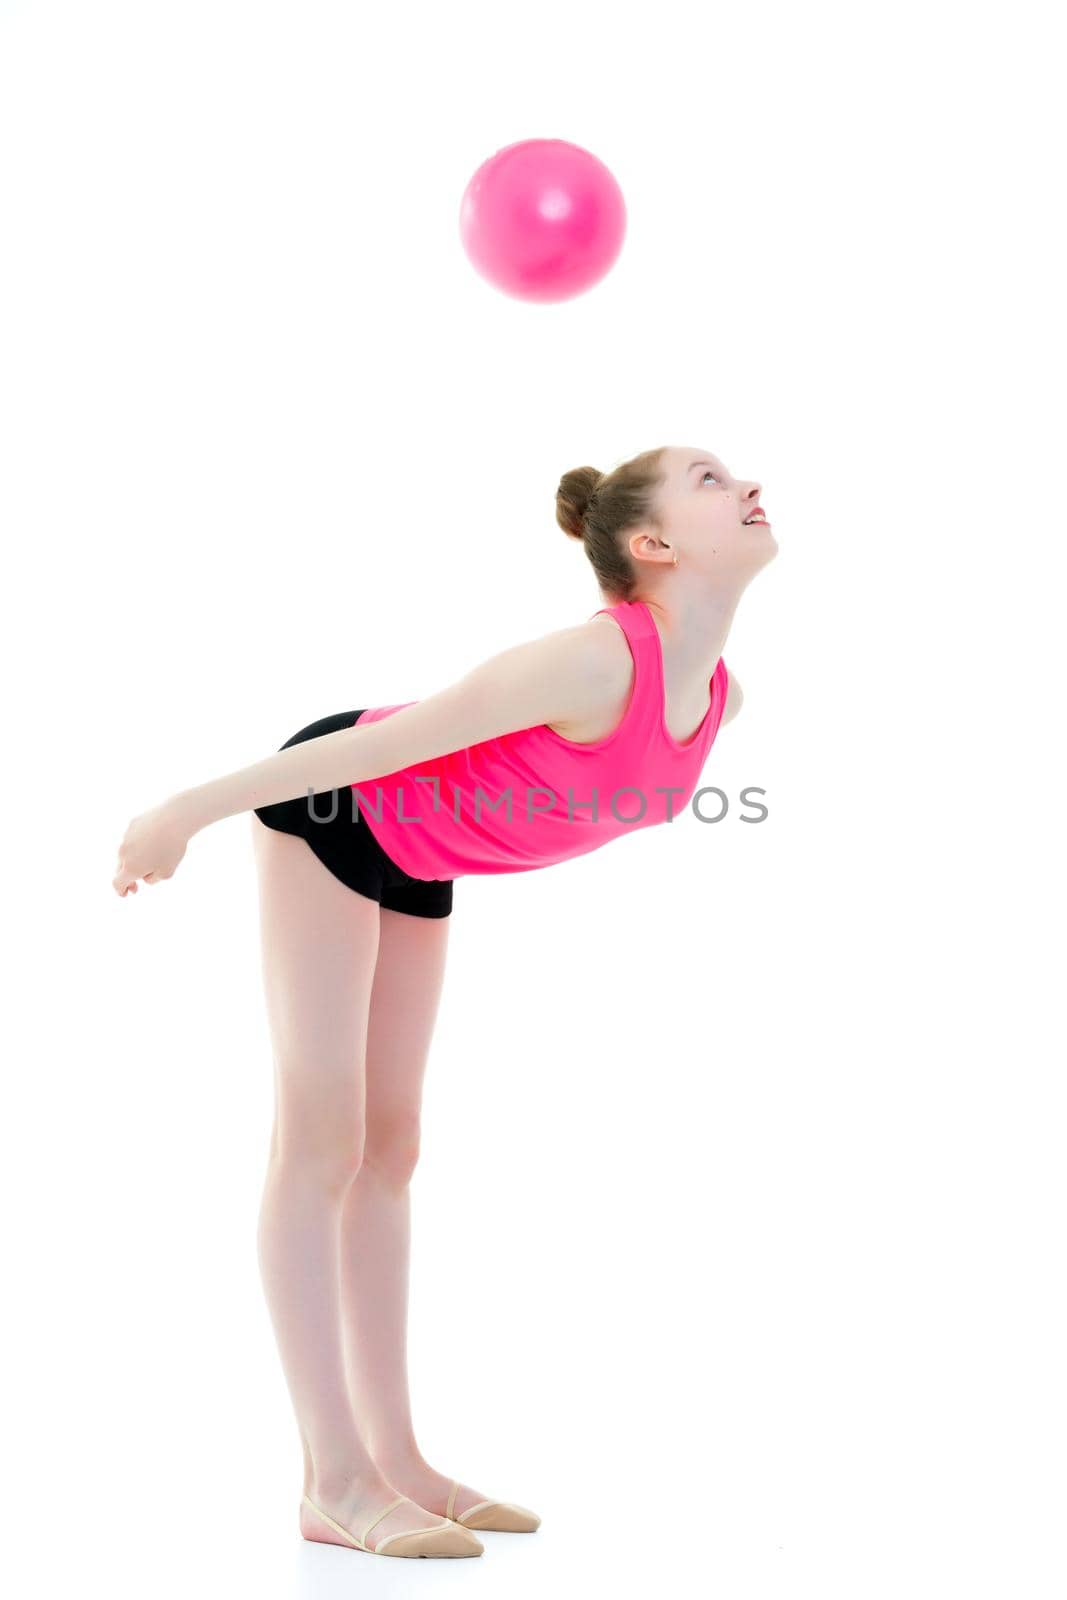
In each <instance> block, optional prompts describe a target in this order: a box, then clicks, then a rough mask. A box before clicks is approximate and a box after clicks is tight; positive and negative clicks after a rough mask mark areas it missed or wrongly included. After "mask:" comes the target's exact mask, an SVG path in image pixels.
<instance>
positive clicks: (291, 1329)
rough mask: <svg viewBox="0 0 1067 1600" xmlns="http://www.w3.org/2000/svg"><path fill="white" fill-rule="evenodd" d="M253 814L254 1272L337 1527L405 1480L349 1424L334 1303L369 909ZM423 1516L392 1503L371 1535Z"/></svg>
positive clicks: (373, 928) (315, 1492)
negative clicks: (257, 1071)
mask: <svg viewBox="0 0 1067 1600" xmlns="http://www.w3.org/2000/svg"><path fill="white" fill-rule="evenodd" d="M251 822H252V830H253V841H254V850H255V859H256V868H257V874H258V879H259V890H260V928H261V954H262V970H263V979H264V988H265V993H266V1001H267V1014H268V1021H269V1025H270V1031H271V1037H272V1043H273V1050H274V1081H275V1096H276V1101H275V1123H274V1131H273V1136H272V1139H271V1147H270V1156H269V1160H268V1164H267V1175H266V1182H265V1185H264V1190H263V1200H262V1208H261V1212H260V1220H259V1231H258V1252H259V1263H260V1271H261V1274H262V1278H263V1285H264V1290H265V1293H266V1297H267V1303H268V1307H269V1311H270V1316H271V1320H272V1323H273V1327H274V1332H275V1336H276V1338H277V1342H278V1348H279V1352H280V1355H281V1360H282V1366H283V1369H284V1372H285V1377H286V1381H287V1384H288V1387H289V1393H290V1396H291V1398H292V1402H293V1409H294V1412H295V1414H296V1420H297V1426H298V1428H299V1432H300V1437H301V1440H302V1443H303V1447H304V1492H305V1493H306V1494H308V1495H309V1496H310V1497H311V1499H312V1500H314V1501H315V1502H316V1504H318V1505H319V1506H321V1507H322V1508H323V1510H325V1511H326V1512H327V1513H328V1514H329V1515H330V1516H332V1517H333V1518H334V1519H335V1520H336V1521H338V1522H340V1523H341V1524H342V1525H343V1526H345V1527H352V1526H354V1525H356V1524H359V1525H360V1526H365V1525H366V1524H367V1523H368V1522H369V1521H370V1520H371V1518H372V1516H373V1515H374V1514H375V1513H376V1512H377V1511H378V1510H380V1509H381V1508H382V1507H383V1506H385V1505H387V1504H388V1502H389V1501H390V1500H391V1499H394V1498H395V1497H396V1494H397V1493H398V1492H404V1491H402V1490H397V1489H394V1488H393V1486H392V1485H391V1484H390V1483H389V1482H388V1480H387V1479H386V1478H385V1477H384V1476H383V1475H382V1473H381V1471H380V1470H379V1468H378V1466H377V1465H376V1463H375V1462H374V1460H373V1457H372V1455H371V1453H370V1451H369V1449H368V1447H367V1443H366V1441H365V1439H364V1437H363V1435H362V1433H361V1431H360V1428H359V1426H358V1425H357V1421H356V1417H355V1414H354V1412H353V1409H352V1404H351V1400H350V1397H349V1393H348V1385H347V1381H346V1373H345V1363H344V1337H343V1326H342V1320H341V1309H340V1270H339V1269H340V1259H339V1245H340V1233H341V1212H342V1207H343V1203H344V1197H345V1193H346V1191H347V1189H348V1188H349V1186H350V1184H351V1183H352V1180H353V1178H354V1176H355V1174H356V1172H357V1171H358V1170H359V1166H360V1162H361V1160H362V1158H363V1149H364V1127H365V1122H364V1088H365V1063H366V1043H367V1018H368V1013H369V1004H370V993H371V986H372V983H373V977H374V967H375V962H376V959H377V955H378V939H379V915H380V910H379V907H378V905H377V903H376V902H375V901H374V900H371V899H368V898H366V897H365V896H363V895H358V894H355V893H354V892H353V891H352V890H351V889H349V888H347V887H346V886H345V885H344V884H342V883H340V882H338V880H337V879H336V878H334V877H333V876H332V874H331V873H330V872H328V871H327V869H326V868H325V867H324V866H323V865H322V863H321V862H320V861H319V860H318V859H317V858H316V856H315V855H314V854H313V852H312V851H311V850H310V849H309V848H308V846H307V844H306V842H305V841H304V840H303V839H299V838H295V837H293V836H292V835H290V834H285V833H280V832H278V831H277V830H275V829H272V828H268V827H266V826H265V824H264V823H263V822H262V821H261V820H260V819H259V818H258V817H257V816H256V815H255V813H254V812H253V813H251ZM304 1515H305V1513H304V1510H303V1508H302V1526H303V1517H304ZM434 1520H435V1519H434V1517H433V1515H428V1514H425V1513H423V1512H422V1511H421V1510H420V1509H419V1508H417V1507H415V1506H413V1505H410V1504H409V1505H401V1506H398V1507H397V1509H396V1510H395V1511H393V1512H390V1514H389V1515H388V1516H387V1517H385V1518H384V1519H383V1521H381V1522H380V1523H378V1525H377V1527H376V1529H375V1531H374V1534H373V1535H372V1543H377V1541H378V1540H379V1539H382V1538H384V1537H385V1536H386V1535H387V1534H389V1533H395V1532H399V1531H401V1530H405V1531H406V1530H408V1529H415V1528H419V1527H430V1526H432V1525H433V1524H434ZM321 1531H322V1529H321V1524H319V1525H318V1528H317V1530H316V1528H315V1527H312V1529H311V1532H310V1535H309V1536H311V1537H316V1536H317V1533H321Z"/></svg>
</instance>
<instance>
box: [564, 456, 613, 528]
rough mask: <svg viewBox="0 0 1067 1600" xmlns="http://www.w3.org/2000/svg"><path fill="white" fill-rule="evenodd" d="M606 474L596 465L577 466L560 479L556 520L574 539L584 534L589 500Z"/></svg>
mask: <svg viewBox="0 0 1067 1600" xmlns="http://www.w3.org/2000/svg"><path fill="white" fill-rule="evenodd" d="M603 476H604V474H603V473H602V472H598V471H597V469H596V468H595V467H575V468H574V469H573V471H571V472H565V473H564V474H563V476H562V478H561V479H560V480H559V488H558V489H557V490H556V521H557V522H558V523H559V525H560V527H561V528H562V529H563V531H564V533H568V534H570V536H571V538H572V539H580V538H581V537H582V535H583V532H584V529H583V526H582V525H583V523H584V521H585V514H586V512H587V511H588V509H589V502H590V501H591V500H592V498H593V496H594V494H595V493H596V490H597V485H598V484H599V483H600V480H601V478H602V477H603Z"/></svg>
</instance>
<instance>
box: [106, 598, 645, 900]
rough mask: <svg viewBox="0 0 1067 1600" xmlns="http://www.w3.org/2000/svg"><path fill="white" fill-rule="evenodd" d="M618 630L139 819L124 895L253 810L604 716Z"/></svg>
mask: <svg viewBox="0 0 1067 1600" xmlns="http://www.w3.org/2000/svg"><path fill="white" fill-rule="evenodd" d="M617 635H618V629H617V628H615V627H614V626H613V627H611V628H610V629H609V628H606V627H605V626H604V625H603V623H602V622H599V621H598V619H596V618H591V619H590V620H589V621H588V622H584V623H580V624H579V625H578V626H576V627H573V628H562V629H560V630H558V631H557V632H555V633H550V634H546V635H545V636H544V637H542V638H540V639H533V640H529V641H528V642H526V643H523V644H518V645H513V646H512V647H511V648H510V649H507V650H503V651H501V652H500V653H499V654H498V655H495V656H491V657H489V658H488V659H487V660H486V661H483V662H481V663H480V664H479V665H478V666H476V667H474V668H473V669H472V670H471V671H470V672H468V673H467V674H466V675H465V676H464V677H462V678H460V679H458V680H457V681H456V682H455V683H453V684H450V685H449V686H448V687H447V688H445V689H441V690H440V691H439V692H438V693H437V694H433V695H430V696H428V698H427V699H425V700H420V701H418V702H416V703H415V704H414V705H410V706H405V707H404V709H403V710H402V711H394V712H393V713H392V715H390V716H388V717H383V718H382V719H381V720H380V721H377V722H368V723H364V724H360V723H358V722H357V723H356V724H355V726H354V727H351V728H344V729H341V730H340V731H339V732H337V733H328V734H324V735H323V736H322V737H320V738H318V739H305V740H303V741H302V742H301V743H300V744H295V745H290V746H289V748H288V749H287V750H279V751H277V752H276V753H275V754H274V755H271V756H267V757H266V758H265V759H264V760H262V761H257V762H255V763H253V765H252V766H249V767H241V768H240V769H239V770H238V771H236V772H229V773H227V774H226V775H225V776H224V777H221V778H214V779H212V780H211V781H210V782H208V783H202V784H198V785H196V786H195V787H193V788H190V789H183V790H181V791H180V793H178V794H176V795H174V796H172V798H171V799H170V800H167V801H164V802H163V804H162V805H161V806H157V807H156V808H155V809H154V810H153V811H150V812H146V813H144V814H143V815H142V816H141V817H135V818H134V820H133V822H131V823H130V826H129V828H128V829H127V832H126V837H125V838H124V839H123V842H122V844H121V845H120V847H119V871H118V873H117V874H116V876H115V878H114V880H113V881H114V887H115V888H116V890H117V891H118V893H119V894H125V893H126V891H127V889H134V890H136V880H137V879H138V878H144V880H145V882H146V883H154V882H158V881H160V879H162V878H169V877H170V876H172V874H173V872H174V869H175V867H176V866H177V864H178V862H179V861H180V860H181V857H182V855H184V853H185V845H186V844H187V843H188V840H189V839H190V838H191V837H192V836H193V834H194V833H199V832H200V830H201V829H202V828H206V827H208V826H209V825H210V824H211V823H213V822H219V821H221V820H222V818H224V817H231V816H234V815H235V814H236V813H238V812H241V811H251V810H253V808H255V807H256V806H267V805H275V804H278V803H279V802H281V801H283V800H295V799H297V798H301V797H303V796H305V795H307V794H308V793H309V792H310V793H312V794H318V793H320V792H321V791H323V790H327V789H338V788H342V787H343V786H345V785H346V784H350V783H358V784H363V783H368V782H370V781H371V780H372V779H374V778H376V777H381V776H383V775H385V774H388V773H391V772H397V771H399V770H400V769H401V768H402V767H410V766H415V765H417V764H418V762H420V761H429V760H431V759H432V758H433V757H434V756H439V755H446V754H448V753H449V752H451V751H453V750H462V749H465V748H467V746H469V745H472V744H480V743H481V742H482V740H484V739H492V738H495V737H497V736H498V735H500V734H504V733H510V732H512V731H514V730H515V729H517V728H529V727H533V726H535V725H536V724H539V723H542V722H557V721H568V720H570V719H583V718H586V717H590V716H598V715H599V714H600V713H601V712H602V711H604V710H606V709H608V708H610V706H611V705H612V704H613V703H616V702H617V699H618V696H619V692H620V691H619V663H620V654H619V650H618V643H619V641H618V637H617Z"/></svg>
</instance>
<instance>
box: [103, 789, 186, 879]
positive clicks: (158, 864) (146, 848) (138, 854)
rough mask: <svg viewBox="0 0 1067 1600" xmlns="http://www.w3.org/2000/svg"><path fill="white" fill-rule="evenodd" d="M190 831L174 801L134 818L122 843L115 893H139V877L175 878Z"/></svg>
mask: <svg viewBox="0 0 1067 1600" xmlns="http://www.w3.org/2000/svg"><path fill="white" fill-rule="evenodd" d="M191 831H193V830H190V828H189V827H188V826H187V824H186V822H185V820H184V818H183V815H182V811H181V808H180V806H178V805H177V804H176V803H175V802H174V801H173V800H165V801H164V802H163V804H162V805H161V806H155V807H153V809H152V810H151V811H145V812H142V814H141V815H140V816H139V817H134V819H133V821H132V822H131V823H130V825H129V827H128V828H127V829H126V833H125V836H124V838H123V840H122V843H121V844H120V845H119V864H118V869H117V871H116V873H115V876H114V878H113V879H112V880H111V883H112V887H113V888H114V890H115V893H116V894H118V895H125V894H126V893H127V891H129V892H131V893H132V894H136V893H137V879H138V878H143V879H144V881H145V883H160V882H161V881H162V880H163V879H164V878H172V877H173V876H174V869H175V868H176V867H177V865H178V862H179V861H180V860H181V858H182V856H183V855H184V854H185V847H186V845H187V844H188V843H189V839H190V836H191Z"/></svg>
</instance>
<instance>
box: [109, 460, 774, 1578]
mask: <svg viewBox="0 0 1067 1600" xmlns="http://www.w3.org/2000/svg"><path fill="white" fill-rule="evenodd" d="M759 492H760V486H759V484H757V483H754V482H751V481H748V480H739V479H735V478H733V477H732V476H731V475H730V473H729V472H728V471H727V469H726V467H725V466H723V464H722V462H721V461H719V460H717V459H716V457H715V456H713V455H711V454H709V452H707V451H704V450H699V449H690V448H683V447H677V446H673V447H672V446H663V447H661V448H659V449H656V450H649V451H645V452H643V453H642V454H641V455H638V456H636V457H634V458H633V459H632V460H630V461H627V462H625V463H623V464H622V465H621V466H619V467H617V468H615V470H614V471H612V472H609V473H606V474H602V473H599V472H597V471H595V470H594V469H593V468H592V467H581V468H578V469H576V470H575V471H572V472H567V473H565V474H564V476H563V478H562V479H561V480H560V484H559V488H558V490H557V495H556V516H557V520H558V522H559V524H560V526H561V527H562V528H563V529H564V531H565V532H566V533H568V534H570V535H571V536H572V537H574V538H576V539H580V540H582V542H583V543H584V546H585V551H586V554H587V556H588V558H589V560H590V562H591V563H592V566H593V570H594V572H595V573H596V577H597V580H598V583H599V587H600V590H601V595H602V597H603V598H604V600H605V602H606V604H605V606H604V607H602V608H601V609H600V610H598V611H596V612H595V613H594V614H593V615H592V616H591V617H590V618H589V619H588V620H587V621H585V622H582V623H579V624H578V625H576V626H573V627H568V628H563V629H560V630H558V631H556V632H554V633H550V634H547V635H545V636H544V637H542V638H538V639H534V640H531V641H528V642H524V643H522V644H518V645H515V646H513V647H512V648H510V649H507V650H504V651H502V652H500V653H499V654H497V655H495V656H492V657H491V658H489V659H488V660H486V661H484V662H482V663H481V664H479V665H477V666H475V667H474V668H472V669H471V671H469V672H468V673H466V674H465V675H464V676H463V677H461V678H460V679H458V680H457V681H456V682H455V683H453V684H451V685H449V686H448V687H446V688H444V689H441V690H440V691H439V692H438V693H436V694H433V695H430V696H428V697H427V698H426V699H424V700H419V701H408V702H405V703H403V704H401V705H389V706H376V707H371V708H368V709H365V710H353V711H345V712H339V713H336V714H334V715H332V716H328V717H323V718H320V719H319V720H318V721H316V722H312V723H309V724H308V726H307V727H304V728H301V729H300V730H299V732H297V733H295V734H293V736H292V737H291V738H290V739H288V740H287V741H286V743H285V744H284V745H282V747H281V749H280V750H279V751H278V752H277V753H275V754H274V755H272V756H270V757H269V758H267V759H266V760H263V761H260V762H257V763H256V764H254V765H253V766H250V767H245V768H242V769H241V770H240V771H237V772H232V773H229V774H227V775H226V776H225V777H221V778H217V779H215V780H214V781H212V782H209V783H204V784H200V785H197V786H196V787H194V788H190V789H188V790H183V791H181V792H180V793H178V794H177V795H174V796H172V797H171V798H170V799H168V800H166V801H164V802H163V804H162V805H160V806H157V807H155V808H153V809H152V810H151V811H148V812H146V813H144V814H143V815H141V816H138V817H136V818H134V820H133V821H132V822H131V823H130V825H129V827H128V828H127V830H126V834H125V837H124V838H123V840H122V843H121V845H120V846H119V860H118V869H117V872H116V874H115V877H114V879H113V887H114V888H115V890H116V892H117V893H118V894H119V895H120V896H125V895H126V894H127V893H136V892H137V888H138V880H141V881H143V882H144V883H148V884H155V883H159V882H160V881H162V880H163V879H165V878H170V877H171V876H173V873H174V871H175V868H176V867H177V865H178V863H179V862H180V861H181V859H182V857H183V855H184V854H185V850H186V846H187V844H188V841H189V839H190V838H191V837H192V836H193V835H194V834H195V833H198V832H199V831H200V830H201V829H203V828H205V827H207V826H208V825H209V824H210V823H212V822H217V821H219V820H220V819H221V818H223V817H229V816H233V815H235V814H236V813H238V812H250V813H251V817H250V822H251V828H252V836H253V846H254V851H255V860H256V867H257V874H258V883H259V895H260V930H261V951H262V966H263V977H264V986H265V992H266V1003H267V1013H268V1020H269V1026H270V1029H271V1038H272V1045H273V1055H274V1083H275V1121H274V1128H273V1133H272V1139H271V1147H270V1154H269V1159H268V1166H267V1177H266V1183H265V1187H264V1193H263V1200H262V1208H261V1213H260V1223H259V1233H258V1249H259V1261H260V1268H261V1272H262V1277H263V1283H264V1288H265V1292H266V1297H267V1301H268V1305H269V1308H270V1314H271V1319H272V1324H273V1327H274V1331H275V1335H276V1338H277V1341H278V1347H279V1352H280V1356H281V1361H282V1365H283V1368H284V1372H285V1377H286V1381H287V1383H288V1387H289V1392H290V1395H291V1397H292V1402H293V1408H294V1411H295V1414H296V1419H297V1425H298V1429H299V1433H300V1438H301V1442H302V1445H303V1452H304V1486H303V1496H302V1498H301V1502H300V1529H301V1532H302V1533H303V1535H304V1537H305V1538H307V1539H312V1540H318V1541H322V1542H326V1543H333V1544H341V1545H345V1546H347V1547H349V1548H356V1549H360V1550H365V1551H367V1552H369V1553H373V1554H378V1555H392V1556H464V1555H478V1554H480V1553H481V1551H482V1549H483V1545H482V1543H481V1541H480V1540H479V1539H477V1538H476V1536H475V1534H474V1532H472V1531H471V1530H473V1529H494V1530H501V1531H509V1532H529V1531H532V1530H533V1529H534V1528H536V1527H537V1526H538V1524H539V1521H540V1518H539V1517H538V1516H537V1515H536V1514H535V1513H534V1512H531V1511H527V1510H525V1509H524V1508H523V1507H521V1506H517V1505H515V1504H514V1503H513V1502H510V1501H499V1500H494V1499H490V1498H489V1497H487V1496H486V1495H484V1494H482V1493H480V1492H479V1491H477V1490H474V1489H471V1488H469V1487H468V1486H467V1485H465V1484H463V1483H461V1482H460V1481H459V1480H458V1479H456V1478H452V1477H449V1476H448V1475H446V1474H443V1473H440V1472H438V1471H436V1470H435V1469H434V1468H433V1467H432V1466H431V1465H430V1464H429V1462H427V1461H426V1459H425V1458H424V1456H423V1455H422V1452H421V1450H420V1449H419V1446H418V1443H417V1440H416V1434H415V1429H414V1424H413V1421H412V1416H411V1407H410V1399H409V1393H408V1378H407V1367H406V1344H407V1289H408V1252H409V1241H410V1209H409V1182H410V1179H411V1176H412V1172H413V1169H414V1165H415V1161H416V1159H417V1154H418V1146H419V1117H420V1106H421V1098H422V1084H423V1076H424V1072H425V1067H426V1060H427V1055H428V1051H429V1047H430V1039H431V1035H432V1031H433V1026H434V1021H435V1018H436V1014H437V1009H438V1000H439V997H440V993H441V985H442V979H443V973H444V963H445V948H446V944H447V937H448V926H449V916H450V914H451V911H452V885H453V880H454V879H455V878H457V877H461V876H463V875H464V874H468V873H495V872H522V871H528V870H531V869H533V868H537V867H543V866H548V865H550V864H551V863H553V862H557V861H563V860H566V859H568V858H570V857H572V856H575V855H579V854H582V853H583V852H585V851H588V850H593V849H596V848H597V847H598V846H600V845H602V844H606V843H607V842H608V841H609V840H611V839H614V838H617V837H618V836H619V835H620V834H623V833H625V832H627V831H628V830H629V829H631V828H635V827H649V826H652V825H655V824H657V823H660V822H667V821H670V820H671V819H672V818H673V817H676V816H678V815H679V814H681V813H682V812H683V811H684V808H685V806H686V805H687V804H688V803H689V801H690V799H691V798H692V795H693V793H694V792H695V790H696V787H697V783H698V780H699V777H700V773H701V768H702V767H703V764H704V762H705V760H706V758H707V755H708V752H709V750H710V749H711V746H712V743H713V742H714V739H715V736H716V734H717V732H718V730H719V728H720V726H721V725H722V724H723V723H724V722H728V721H730V720H731V718H732V717H734V716H735V715H736V714H737V712H738V710H739V709H740V706H741V691H740V688H739V687H738V684H737V680H736V679H735V678H734V677H733V675H732V674H728V673H727V670H726V666H725V663H724V661H723V659H722V649H723V646H724V644H725V641H726V638H727V636H728V634H729V631H730V624H731V622H732V620H733V615H734V611H735V609H736V607H737V603H738V601H739V599H740V597H741V595H742V593H743V592H744V590H745V588H746V587H747V585H748V584H749V582H750V581H751V579H752V578H753V577H754V576H755V574H756V573H757V572H759V571H760V570H761V568H763V567H764V566H766V565H767V564H768V562H770V561H771V560H772V559H773V558H774V556H775V554H776V553H777V548H778V547H777V544H776V543H775V540H774V537H773V535H772V533H771V530H770V525H769V524H768V522H767V520H766V518H765V516H764V515H763V512H762V509H761V507H760V505H759ZM324 869H325V870H324ZM372 1536H373V1537H372Z"/></svg>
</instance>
